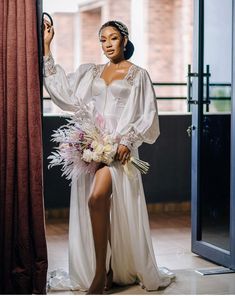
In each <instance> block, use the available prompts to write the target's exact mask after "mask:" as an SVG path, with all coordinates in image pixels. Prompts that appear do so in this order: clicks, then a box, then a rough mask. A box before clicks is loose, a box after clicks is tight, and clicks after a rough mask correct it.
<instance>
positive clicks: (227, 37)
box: [188, 0, 235, 268]
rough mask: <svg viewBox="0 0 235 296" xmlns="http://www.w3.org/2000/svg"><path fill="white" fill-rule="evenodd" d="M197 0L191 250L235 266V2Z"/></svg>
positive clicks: (191, 77)
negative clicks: (234, 89)
mask: <svg viewBox="0 0 235 296" xmlns="http://www.w3.org/2000/svg"><path fill="white" fill-rule="evenodd" d="M233 2H234V1H233V0H224V1H220V0H195V2H194V3H195V6H194V9H195V10H194V47H193V48H194V53H193V54H194V56H193V69H192V73H191V69H190V68H189V70H190V73H189V88H190V96H189V100H188V103H189V107H190V109H191V111H192V126H191V127H190V128H189V132H190V135H191V136H192V251H193V252H194V253H197V254H199V255H201V256H203V257H205V258H207V259H209V260H211V261H213V262H215V263H218V264H221V265H224V266H226V267H230V268H234V267H235V261H234V251H235V236H234V224H235V218H234V216H235V209H234V198H235V196H234V165H233V164H234V160H235V158H234V149H232V147H234V144H233V142H234V132H235V126H234V111H233V108H234V103H233V102H234V95H233V93H234V91H233V86H234V75H233V71H234V69H233V62H232V61H233V60H234V57H233V55H234V53H233V43H234V37H233V34H234V21H233V20H234V4H233Z"/></svg>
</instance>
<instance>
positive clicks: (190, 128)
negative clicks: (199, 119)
mask: <svg viewBox="0 0 235 296" xmlns="http://www.w3.org/2000/svg"><path fill="white" fill-rule="evenodd" d="M195 129H196V126H195V125H190V126H189V127H188V128H187V133H188V136H189V137H191V135H192V131H193V130H195Z"/></svg>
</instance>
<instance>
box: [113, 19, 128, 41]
mask: <svg viewBox="0 0 235 296" xmlns="http://www.w3.org/2000/svg"><path fill="white" fill-rule="evenodd" d="M114 24H115V25H116V26H117V27H118V28H119V30H120V31H121V33H122V34H123V35H125V36H127V37H128V35H129V33H128V29H127V26H125V25H124V24H122V23H120V22H117V21H114Z"/></svg>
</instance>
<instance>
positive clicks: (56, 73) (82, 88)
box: [43, 53, 94, 112]
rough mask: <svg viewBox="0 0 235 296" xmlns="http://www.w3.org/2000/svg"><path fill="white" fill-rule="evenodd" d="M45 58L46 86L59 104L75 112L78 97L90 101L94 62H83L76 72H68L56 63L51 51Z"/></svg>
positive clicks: (64, 108) (52, 97)
mask: <svg viewBox="0 0 235 296" xmlns="http://www.w3.org/2000/svg"><path fill="white" fill-rule="evenodd" d="M43 59H44V72H43V76H44V86H45V88H46V90H47V91H48V93H49V94H50V97H51V99H52V101H53V102H54V103H55V104H56V105H57V106H59V107H60V108H61V109H63V110H65V111H72V112H73V111H75V110H76V103H77V100H78V98H79V99H82V100H83V101H84V102H88V101H89V98H91V83H92V80H93V68H94V64H82V65H80V66H79V67H78V69H77V70H76V71H75V72H73V73H69V74H66V73H65V71H64V69H63V68H62V67H61V66H60V65H58V64H55V62H54V58H53V56H52V54H51V53H49V55H47V56H44V57H43Z"/></svg>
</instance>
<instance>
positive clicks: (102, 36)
mask: <svg viewBox="0 0 235 296" xmlns="http://www.w3.org/2000/svg"><path fill="white" fill-rule="evenodd" d="M112 35H118V33H111V34H110V35H109V36H112ZM100 38H106V37H105V36H104V35H101V36H100Z"/></svg>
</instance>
